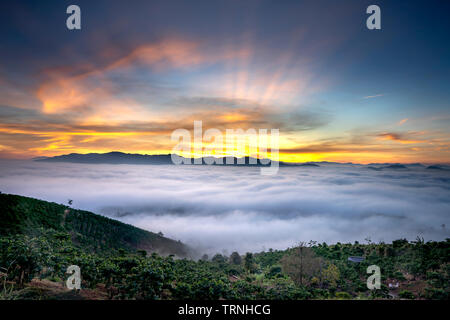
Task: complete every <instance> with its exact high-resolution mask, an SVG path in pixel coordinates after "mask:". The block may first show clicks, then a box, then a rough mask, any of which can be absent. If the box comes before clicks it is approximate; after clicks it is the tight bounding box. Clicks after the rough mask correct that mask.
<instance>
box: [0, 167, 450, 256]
mask: <svg viewBox="0 0 450 320" xmlns="http://www.w3.org/2000/svg"><path fill="white" fill-rule="evenodd" d="M0 162H1V166H0V184H1V186H2V190H1V191H2V192H6V193H13V194H20V195H25V196H31V197H35V198H39V199H43V200H47V201H54V202H58V203H66V202H67V199H73V200H74V205H73V206H74V207H76V208H80V209H85V210H90V211H93V212H95V213H99V214H102V215H107V216H110V217H112V218H114V219H118V220H121V221H123V222H126V223H130V224H133V225H135V226H138V227H141V228H144V229H146V230H150V231H153V232H159V231H162V232H163V233H164V234H165V235H166V236H168V237H171V238H173V239H177V240H181V241H183V242H185V243H187V244H189V245H192V246H194V247H197V248H199V249H201V250H202V251H204V252H208V253H214V252H222V251H223V250H225V252H227V253H231V251H234V250H237V251H239V252H241V253H244V252H246V251H259V250H263V249H266V250H267V249H269V248H274V249H283V248H286V247H289V246H292V245H295V244H296V243H297V242H299V241H309V240H316V241H320V242H322V241H326V242H329V243H335V242H338V241H339V242H353V241H360V242H362V241H364V239H365V238H367V237H369V238H371V240H372V241H386V242H389V241H392V240H395V239H398V238H407V239H409V240H414V239H415V238H416V237H417V236H421V237H424V238H425V239H426V240H430V239H432V240H442V239H445V238H446V237H449V236H450V233H449V229H448V228H449V226H450V216H449V212H450V171H444V170H438V171H433V170H427V169H424V168H423V167H412V168H410V169H409V170H394V169H383V170H382V171H374V170H370V169H369V168H367V166H356V165H331V164H328V165H325V164H324V165H322V166H321V167H319V168H306V167H296V168H285V167H282V168H280V170H279V173H278V174H277V175H275V176H261V175H260V174H259V169H258V168H248V167H243V168H237V167H220V166H211V167H210V166H201V167H196V166H165V165H164V166H158V165H148V166H139V165H85V164H68V163H42V162H39V163H38V162H30V161H14V162H13V161H9V160H0Z"/></svg>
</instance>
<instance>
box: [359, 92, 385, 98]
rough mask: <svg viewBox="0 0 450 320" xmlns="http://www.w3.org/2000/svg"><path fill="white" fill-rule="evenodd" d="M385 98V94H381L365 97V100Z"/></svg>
mask: <svg viewBox="0 0 450 320" xmlns="http://www.w3.org/2000/svg"><path fill="white" fill-rule="evenodd" d="M382 96H384V94H382V93H380V94H375V95H372V96H365V97H364V98H363V99H373V98H378V97H382Z"/></svg>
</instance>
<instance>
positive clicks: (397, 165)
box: [384, 163, 408, 169]
mask: <svg viewBox="0 0 450 320" xmlns="http://www.w3.org/2000/svg"><path fill="white" fill-rule="evenodd" d="M384 168H386V169H408V168H407V167H406V166H405V165H403V164H399V163H395V164H391V165H389V166H386V167H384Z"/></svg>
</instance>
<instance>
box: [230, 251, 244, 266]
mask: <svg viewBox="0 0 450 320" xmlns="http://www.w3.org/2000/svg"><path fill="white" fill-rule="evenodd" d="M230 263H231V264H235V265H241V263H242V258H241V256H240V255H239V253H237V252H236V251H235V252H233V253H232V254H231V256H230Z"/></svg>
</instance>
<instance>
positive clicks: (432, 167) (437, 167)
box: [427, 165, 445, 170]
mask: <svg viewBox="0 0 450 320" xmlns="http://www.w3.org/2000/svg"><path fill="white" fill-rule="evenodd" d="M427 169H431V170H445V169H444V168H442V167H441V166H440V165H431V166H428V167H427Z"/></svg>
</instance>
